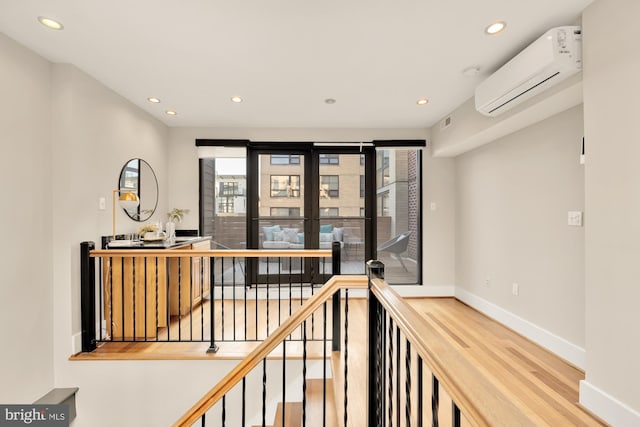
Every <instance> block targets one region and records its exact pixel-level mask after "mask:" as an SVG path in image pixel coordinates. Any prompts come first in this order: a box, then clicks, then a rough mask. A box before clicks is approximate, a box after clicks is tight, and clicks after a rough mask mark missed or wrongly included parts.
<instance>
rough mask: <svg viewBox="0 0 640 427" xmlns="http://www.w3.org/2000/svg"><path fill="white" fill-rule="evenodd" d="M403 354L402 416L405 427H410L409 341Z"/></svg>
mask: <svg viewBox="0 0 640 427" xmlns="http://www.w3.org/2000/svg"><path fill="white" fill-rule="evenodd" d="M405 345H406V347H405V353H404V362H405V363H404V384H405V390H404V393H405V404H404V414H405V422H406V427H411V343H410V342H409V340H406V341H405Z"/></svg>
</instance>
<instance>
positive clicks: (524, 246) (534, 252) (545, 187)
mask: <svg viewBox="0 0 640 427" xmlns="http://www.w3.org/2000/svg"><path fill="white" fill-rule="evenodd" d="M582 134H583V122H582V107H581V106H579V107H574V108H572V109H570V110H567V111H565V112H563V113H560V114H558V115H556V116H554V117H552V118H549V119H547V120H544V121H542V122H540V123H537V124H535V125H533V126H530V127H528V128H525V129H523V130H521V131H519V132H516V133H514V134H512V135H509V136H506V137H504V138H501V139H499V140H497V141H495V142H493V143H491V144H488V145H485V146H483V147H481V148H478V149H476V150H474V151H470V152H468V153H466V154H463V155H461V156H459V157H457V158H456V191H455V192H456V286H458V287H459V289H456V293H457V295H459V296H461V297H462V298H463V299H470V301H469V302H470V303H472V305H477V302H478V301H476V299H477V298H480V299H481V300H480V302H481V303H482V304H485V305H486V303H489V304H493V305H496V306H498V307H499V308H500V310H502V311H503V312H508V313H510V315H511V316H514V317H517V318H520V319H522V320H524V321H525V322H529V323H532V324H533V325H535V326H536V327H537V328H540V329H542V330H543V331H546V333H547V334H551V335H553V336H556V337H558V338H560V340H564V341H567V342H568V345H569V347H570V348H571V349H572V350H576V347H577V348H578V350H577V352H578V354H577V355H573V354H566V353H565V350H562V349H561V348H554V347H553V343H547V342H543V344H544V345H547V346H552V349H553V350H555V351H556V352H559V353H560V354H561V355H563V356H564V357H565V358H567V359H569V360H570V361H572V362H573V363H575V364H577V365H583V364H584V354H583V350H582V349H583V348H584V345H585V331H584V228H582V227H569V226H568V225H567V212H568V211H583V210H584V171H583V167H582V166H581V165H580V164H579V154H580V149H581V141H582ZM487 279H488V281H489V283H488V284H486V281H487ZM514 282H515V283H518V285H519V295H518V296H514V295H513V294H512V284H513V283H514ZM482 300H483V301H482ZM481 308H483V307H481ZM490 314H491V315H493V316H495V315H496V313H490ZM501 320H503V319H501ZM510 326H512V327H514V328H516V329H518V325H513V324H512V325H510ZM523 332H524V331H523ZM532 338H534V339H535V337H532Z"/></svg>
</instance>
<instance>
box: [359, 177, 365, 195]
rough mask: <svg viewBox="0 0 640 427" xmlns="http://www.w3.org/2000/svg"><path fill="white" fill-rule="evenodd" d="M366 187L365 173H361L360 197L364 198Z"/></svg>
mask: <svg viewBox="0 0 640 427" xmlns="http://www.w3.org/2000/svg"><path fill="white" fill-rule="evenodd" d="M364 194H365V188H364V175H360V197H361V198H363V199H364Z"/></svg>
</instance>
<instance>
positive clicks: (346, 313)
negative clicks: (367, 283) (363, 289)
mask: <svg viewBox="0 0 640 427" xmlns="http://www.w3.org/2000/svg"><path fill="white" fill-rule="evenodd" d="M348 373H349V288H347V289H345V291H344V425H345V426H346V425H347V419H348V410H347V409H348V406H349V399H348V394H347V392H348V389H349V377H348Z"/></svg>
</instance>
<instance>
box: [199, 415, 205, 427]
mask: <svg viewBox="0 0 640 427" xmlns="http://www.w3.org/2000/svg"><path fill="white" fill-rule="evenodd" d="M206 425H207V413H206V412H205V413H204V414H202V417H201V418H200V427H205V426H206Z"/></svg>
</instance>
